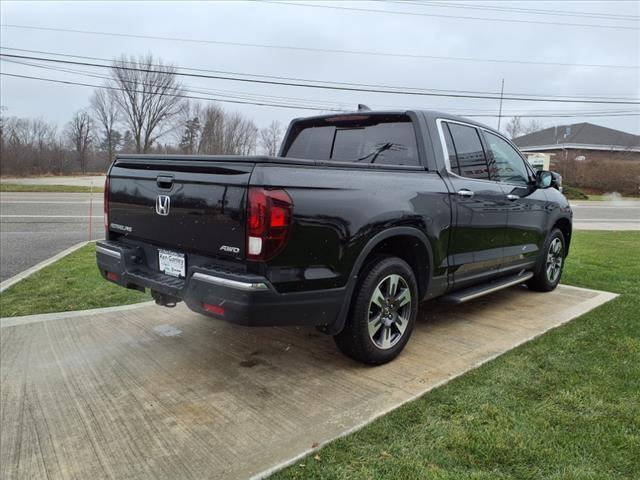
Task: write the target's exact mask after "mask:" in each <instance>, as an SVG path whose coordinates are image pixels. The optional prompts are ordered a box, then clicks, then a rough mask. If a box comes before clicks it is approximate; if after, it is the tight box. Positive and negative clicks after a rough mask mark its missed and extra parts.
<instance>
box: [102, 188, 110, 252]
mask: <svg viewBox="0 0 640 480" xmlns="http://www.w3.org/2000/svg"><path fill="white" fill-rule="evenodd" d="M102 206H103V208H104V235H105V238H106V239H107V240H108V239H109V177H107V178H105V180H104V198H103V200H102Z"/></svg>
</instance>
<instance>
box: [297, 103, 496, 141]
mask: <svg viewBox="0 0 640 480" xmlns="http://www.w3.org/2000/svg"><path fill="white" fill-rule="evenodd" d="M410 114H415V115H422V116H424V117H425V118H426V119H427V120H436V119H439V118H442V119H449V120H457V121H459V122H464V123H470V124H472V125H475V126H477V127H481V128H485V129H487V130H490V131H492V132H496V133H500V132H498V131H497V130H495V129H494V128H492V127H489V126H488V125H485V124H484V123H480V122H477V121H475V120H471V119H469V118H466V117H460V116H458V115H453V114H451V113H446V112H440V111H437V110H424V109H409V110H361V111H355V112H333V113H327V114H322V115H314V116H311V117H299V118H295V119H294V120H293V121H292V123H293V122H303V121H314V120H322V119H327V118H337V117H347V116H349V117H351V116H355V117H358V116H372V115H410ZM501 135H502V134H501Z"/></svg>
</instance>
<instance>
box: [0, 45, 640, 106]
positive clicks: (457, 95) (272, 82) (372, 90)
mask: <svg viewBox="0 0 640 480" xmlns="http://www.w3.org/2000/svg"><path fill="white" fill-rule="evenodd" d="M0 57H8V58H20V59H26V60H40V61H45V62H52V63H63V64H70V65H82V66H89V67H100V68H108V69H110V68H112V66H111V65H103V64H98V63H89V62H79V61H73V60H61V59H52V58H44V57H33V56H27V55H12V54H7V53H0ZM117 68H119V69H123V70H130V71H138V72H147V73H155V72H157V71H156V70H153V69H149V68H137V67H125V66H124V65H122V64H118V66H117ZM175 75H179V76H185V77H195V78H208V79H216V80H230V81H238V82H249V83H260V84H267V85H284V86H290V87H301V88H316V89H325V90H339V91H351V92H366V93H383V94H392V95H412V96H427V97H448V98H470V99H483V100H497V99H499V98H500V97H499V96H495V95H493V94H491V95H471V94H462V93H455V94H454V93H429V92H415V91H402V90H390V89H375V88H362V87H347V86H335V85H323V84H305V83H294V82H283V81H275V80H258V79H248V78H234V77H228V76H222V75H205V74H196V73H185V72H180V71H177V72H175ZM503 100H505V101H506V100H511V101H526V102H551V103H599V104H621V105H637V104H640V101H621V100H576V99H556V98H554V99H549V98H532V97H516V96H509V97H507V96H505V97H504V98H503Z"/></svg>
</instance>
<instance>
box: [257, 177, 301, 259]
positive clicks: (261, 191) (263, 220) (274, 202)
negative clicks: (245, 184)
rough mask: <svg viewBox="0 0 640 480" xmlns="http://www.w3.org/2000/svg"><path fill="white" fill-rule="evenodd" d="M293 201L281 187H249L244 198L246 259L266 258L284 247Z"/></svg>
mask: <svg viewBox="0 0 640 480" xmlns="http://www.w3.org/2000/svg"><path fill="white" fill-rule="evenodd" d="M292 213H293V202H292V201H291V197H290V196H289V194H287V192H285V191H284V190H282V189H273V190H268V189H265V188H261V187H250V188H249V195H248V201H247V258H248V259H249V260H269V259H270V258H273V257H274V256H276V255H277V254H278V253H280V251H281V250H282V249H283V248H284V246H285V244H286V242H287V237H288V234H289V227H290V225H291V217H292Z"/></svg>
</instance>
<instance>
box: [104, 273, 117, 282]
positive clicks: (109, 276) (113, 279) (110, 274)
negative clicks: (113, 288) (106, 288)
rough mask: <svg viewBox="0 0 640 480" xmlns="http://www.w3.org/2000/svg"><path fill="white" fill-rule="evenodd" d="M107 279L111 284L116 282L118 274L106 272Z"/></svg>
mask: <svg viewBox="0 0 640 480" xmlns="http://www.w3.org/2000/svg"><path fill="white" fill-rule="evenodd" d="M107 278H108V279H109V280H111V281H112V282H117V281H118V274H117V273H113V272H107Z"/></svg>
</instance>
